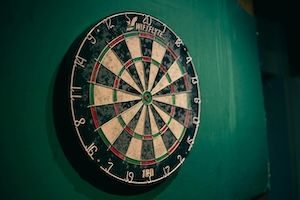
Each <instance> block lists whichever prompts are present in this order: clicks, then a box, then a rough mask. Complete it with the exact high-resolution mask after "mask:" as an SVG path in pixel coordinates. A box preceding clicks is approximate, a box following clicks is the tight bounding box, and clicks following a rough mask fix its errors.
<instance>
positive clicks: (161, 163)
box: [70, 12, 200, 185]
mask: <svg viewBox="0 0 300 200" xmlns="http://www.w3.org/2000/svg"><path fill="white" fill-rule="evenodd" d="M72 63H73V67H72V71H71V74H70V77H71V81H70V106H71V113H72V122H73V127H74V132H75V133H76V134H77V136H76V137H78V139H79V140H80V143H81V145H82V147H83V149H84V151H86V155H87V158H88V159H90V160H92V163H93V164H94V165H96V166H97V167H98V168H99V172H100V171H101V172H104V173H105V174H107V175H109V176H111V177H113V179H114V180H119V181H121V182H126V183H129V184H132V185H138V184H149V183H155V182H159V181H160V180H163V179H165V178H166V177H168V176H169V175H171V174H172V173H173V172H175V171H176V170H177V169H178V168H179V166H181V164H182V163H183V162H184V160H185V158H186V156H187V155H188V153H189V151H190V150H191V147H192V145H193V143H194V141H195V137H196V134H197V129H198V126H199V121H200V120H199V119H200V94H199V84H198V82H199V81H198V76H197V74H196V71H195V68H194V66H193V62H192V57H191V56H190V54H189V52H188V50H187V48H186V46H185V44H184V42H183V41H182V39H181V38H179V37H178V36H177V35H176V34H175V33H174V32H173V31H172V30H171V29H170V28H169V27H168V26H167V25H166V24H164V23H162V22H161V21H159V20H158V19H156V18H154V17H152V16H150V15H147V14H142V13H136V12H124V13H118V14H114V15H111V16H109V17H106V18H105V19H103V20H102V21H100V22H99V23H97V24H96V25H94V26H93V27H92V28H91V29H90V30H89V32H88V33H87V34H86V35H85V37H84V38H83V39H82V42H81V45H80V47H79V49H78V50H77V53H76V56H75V57H74V60H73V61H72ZM88 159H87V160H88Z"/></svg>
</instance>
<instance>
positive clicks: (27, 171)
mask: <svg viewBox="0 0 300 200" xmlns="http://www.w3.org/2000/svg"><path fill="white" fill-rule="evenodd" d="M126 10H133V11H139V12H144V13H148V14H150V15H153V16H155V17H157V18H158V19H160V20H162V21H163V22H165V23H166V24H168V25H169V26H170V27H171V28H172V29H173V30H174V31H175V32H176V33H177V34H178V35H179V36H181V38H183V40H184V42H185V43H186V45H187V47H188V48H189V52H190V53H191V55H192V57H193V62H194V64H195V66H196V68H197V72H198V74H199V77H200V87H201V96H202V112H201V125H200V129H199V134H198V137H197V139H196V141H195V145H194V147H193V149H192V151H191V153H190V155H189V157H188V158H187V160H186V162H185V163H184V165H183V167H182V168H181V169H180V171H179V173H178V175H177V176H176V178H174V179H172V181H169V182H167V183H164V184H162V185H160V186H158V187H156V188H154V189H153V190H151V191H148V192H146V193H143V194H139V195H131V196H120V195H115V194H109V193H105V192H103V191H101V190H98V189H96V188H95V187H93V186H91V185H90V184H89V183H87V182H85V181H83V180H82V179H81V178H80V176H79V175H78V174H77V173H76V171H75V170H74V169H73V168H72V166H71V165H70V164H69V162H68V160H67V159H66V157H65V155H64V153H63V151H62V148H61V146H60V144H59V142H58V139H57V136H56V132H55V128H54V122H53V112H52V106H53V102H52V99H53V98H52V96H53V87H54V81H55V78H56V75H57V71H58V69H59V67H60V63H61V61H62V59H63V57H64V55H65V54H66V52H67V51H68V50H69V47H70V45H71V44H72V42H73V41H74V40H75V39H76V38H77V37H78V36H79V35H80V34H81V33H82V32H83V31H84V30H86V28H87V27H89V26H90V25H92V24H94V23H96V22H97V21H98V20H100V19H102V18H103V17H105V16H108V15H110V14H112V13H115V12H121V11H126ZM0 21H1V31H0V35H1V37H0V40H1V48H0V55H1V59H0V64H1V67H0V70H1V71H0V76H1V78H0V83H1V93H0V94H1V105H2V107H1V119H0V121H1V139H0V152H1V153H0V155H1V165H0V169H1V170H0V181H1V182H0V183H1V187H0V188H1V197H2V198H3V199H23V200H25V199H31V200H34V199H78V200H85V199H183V198H185V199H206V200H212V199H228V200H232V199H250V198H251V197H253V196H256V195H258V194H260V193H261V192H263V191H264V190H265V189H266V185H267V182H268V180H267V162H268V156H267V155H268V153H267V142H266V123H265V113H264V107H263V97H262V88H261V81H260V72H259V63H258V58H257V46H256V35H255V20H254V18H253V17H252V16H250V15H249V14H248V13H247V12H245V11H244V10H243V9H242V8H241V7H240V6H239V4H238V3H237V1H235V0H211V1H206V0H198V1H196V0H194V1H191V0H189V1H179V0H163V1H161V0H160V1H159V0H153V1H138V0H132V1H121V0H109V1H104V0H102V1H100V0H98V1H96V0H87V1H77V0H73V1H69V0H65V1H57V0H51V1H50V0H46V1H36V0H23V1H21V0H11V1H7V2H6V3H5V4H4V3H3V4H2V5H1V7H0ZM116 190H118V188H116ZM4 197H5V198H4Z"/></svg>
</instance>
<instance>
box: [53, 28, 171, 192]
mask: <svg viewBox="0 0 300 200" xmlns="http://www.w3.org/2000/svg"><path fill="white" fill-rule="evenodd" d="M86 33H87V31H86V32H84V33H83V34H81V35H80V36H79V37H78V38H77V39H76V40H75V41H74V42H73V43H72V45H71V46H70V48H69V50H68V52H67V53H66V54H65V56H64V58H63V60H62V62H61V64H60V66H59V70H58V72H57V76H56V79H55V84H54V91H53V116H54V123H55V130H56V134H57V137H58V141H59V143H60V145H61V147H62V149H63V152H64V154H65V156H66V157H67V159H68V161H69V163H70V164H71V166H72V167H73V168H74V169H75V171H76V172H77V173H78V174H79V176H80V177H81V178H82V179H84V180H85V181H87V182H88V183H90V184H91V185H93V186H94V187H96V188H98V189H100V190H102V191H105V192H108V193H112V194H120V195H133V194H139V193H144V192H147V191H150V190H152V189H154V188H155V187H157V186H158V185H161V186H162V187H166V184H167V183H166V182H169V181H172V180H173V179H174V177H175V176H176V175H177V173H175V174H173V175H172V176H171V177H170V178H168V179H167V181H162V182H160V183H157V184H152V185H146V186H132V185H127V184H125V183H123V182H120V181H117V180H115V179H113V178H111V177H109V176H108V175H107V174H105V173H104V172H103V171H102V170H100V169H99V167H98V166H97V165H96V164H94V163H93V161H91V160H90V158H89V157H88V155H87V154H86V152H85V150H84V148H83V147H82V146H81V143H80V141H79V138H78V136H77V134H76V132H75V128H74V126H73V125H72V124H73V121H72V114H71V109H70V93H69V92H70V89H69V88H70V85H69V84H70V79H71V70H72V66H73V61H74V57H75V55H76V53H77V50H78V48H79V46H80V44H81V42H82V40H83V38H84V37H85V35H86ZM162 183H164V184H162ZM116 188H117V189H116ZM161 189H162V188H161V187H160V190H161Z"/></svg>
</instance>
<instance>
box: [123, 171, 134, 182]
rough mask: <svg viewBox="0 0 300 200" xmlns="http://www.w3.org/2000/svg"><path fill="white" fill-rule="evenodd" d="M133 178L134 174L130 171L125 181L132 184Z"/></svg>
mask: <svg viewBox="0 0 300 200" xmlns="http://www.w3.org/2000/svg"><path fill="white" fill-rule="evenodd" d="M133 178H134V173H133V172H130V171H127V172H126V177H125V181H127V182H132V180H133Z"/></svg>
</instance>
